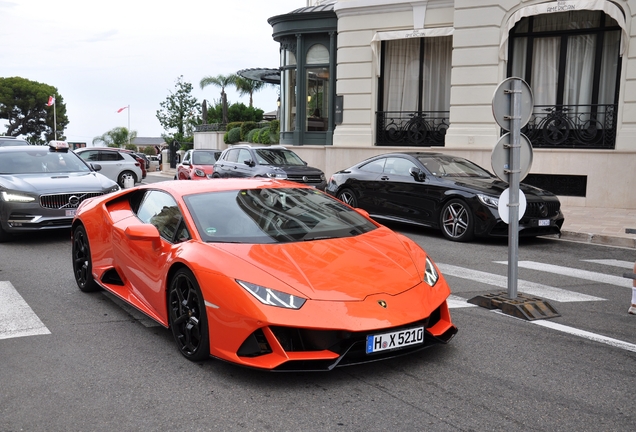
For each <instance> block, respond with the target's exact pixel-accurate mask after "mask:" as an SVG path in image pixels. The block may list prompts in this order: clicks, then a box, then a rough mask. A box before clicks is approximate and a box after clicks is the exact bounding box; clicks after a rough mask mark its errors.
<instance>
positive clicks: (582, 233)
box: [152, 169, 636, 249]
mask: <svg viewBox="0 0 636 432" xmlns="http://www.w3.org/2000/svg"><path fill="white" fill-rule="evenodd" d="M174 173H175V170H174V169H172V170H167V171H155V172H153V173H152V174H153V175H160V176H162V177H166V178H169V179H172V178H173V177H174ZM561 210H562V211H563V214H564V215H565V222H564V224H563V227H562V228H561V238H562V239H564V240H572V241H578V242H582V243H594V244H601V245H609V246H620V247H626V248H631V249H636V234H627V233H625V229H627V228H631V229H636V209H614V208H612V209H606V208H597V207H574V206H570V207H566V206H562V207H561Z"/></svg>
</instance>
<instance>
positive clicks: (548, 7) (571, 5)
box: [499, 0, 629, 60]
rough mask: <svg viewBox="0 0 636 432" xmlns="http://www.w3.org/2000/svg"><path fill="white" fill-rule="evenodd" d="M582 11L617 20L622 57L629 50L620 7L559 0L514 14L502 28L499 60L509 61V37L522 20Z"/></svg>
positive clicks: (597, 0)
mask: <svg viewBox="0 0 636 432" xmlns="http://www.w3.org/2000/svg"><path fill="white" fill-rule="evenodd" d="M580 10H600V11H603V12H605V13H606V14H607V15H609V16H611V17H612V18H614V19H615V20H616V22H617V23H618V25H619V26H620V27H621V29H622V37H621V49H620V55H621V56H622V55H623V54H624V53H625V50H626V49H627V41H628V40H629V33H628V32H627V25H626V24H625V16H623V12H622V11H621V10H620V8H619V7H618V6H616V5H615V4H613V3H610V2H608V1H605V0H558V1H552V2H548V3H541V4H537V5H533V6H526V7H523V8H521V9H519V10H518V11H516V12H515V13H513V14H512V15H511V16H510V18H509V19H508V22H507V23H506V25H505V26H503V27H502V28H501V31H502V35H501V42H500V43H499V58H500V59H502V60H508V36H509V35H510V30H512V28H513V27H514V26H515V25H516V24H517V23H518V22H519V21H521V19H522V18H526V17H529V16H533V15H542V14H550V13H559V12H571V11H580Z"/></svg>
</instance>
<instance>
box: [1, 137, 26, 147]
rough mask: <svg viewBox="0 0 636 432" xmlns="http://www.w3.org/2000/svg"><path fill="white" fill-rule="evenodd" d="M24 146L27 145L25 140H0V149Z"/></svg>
mask: <svg viewBox="0 0 636 432" xmlns="http://www.w3.org/2000/svg"><path fill="white" fill-rule="evenodd" d="M25 145H29V143H28V142H26V141H25V140H21V139H6V138H4V139H3V138H0V147H9V146H25Z"/></svg>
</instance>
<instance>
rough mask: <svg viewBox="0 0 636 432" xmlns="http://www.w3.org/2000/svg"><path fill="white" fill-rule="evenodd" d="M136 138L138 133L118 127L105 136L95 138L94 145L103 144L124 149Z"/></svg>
mask: <svg viewBox="0 0 636 432" xmlns="http://www.w3.org/2000/svg"><path fill="white" fill-rule="evenodd" d="M135 138H137V131H129V130H128V128H125V127H116V128H113V129H111V130H109V131H108V132H106V133H105V134H104V135H100V136H96V137H95V138H93V144H99V143H102V144H105V145H106V146H108V147H118V148H123V147H124V146H125V145H127V144H128V143H129V142H132V140H134V139H135Z"/></svg>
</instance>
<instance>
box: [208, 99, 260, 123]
mask: <svg viewBox="0 0 636 432" xmlns="http://www.w3.org/2000/svg"><path fill="white" fill-rule="evenodd" d="M227 111H228V114H227V118H228V123H232V122H244V121H253V122H257V123H258V122H260V121H262V120H263V112H264V111H263V110H262V109H260V108H254V107H248V106H245V104H243V103H234V104H232V105H230V106H229V108H228V110H227ZM222 113H223V107H222V105H221V102H219V101H215V103H214V105H213V106H210V107H208V123H209V124H214V123H223V114H222ZM224 124H227V123H224Z"/></svg>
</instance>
